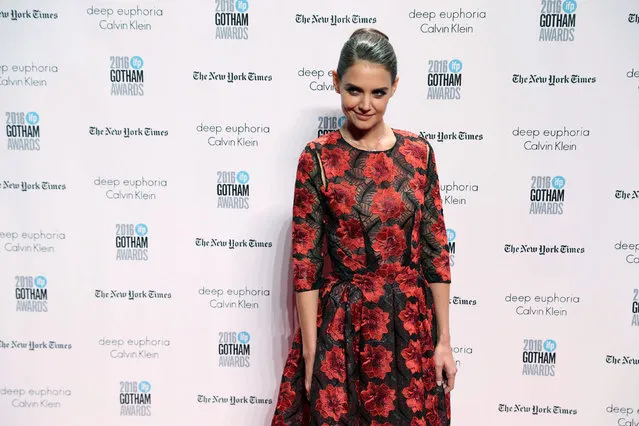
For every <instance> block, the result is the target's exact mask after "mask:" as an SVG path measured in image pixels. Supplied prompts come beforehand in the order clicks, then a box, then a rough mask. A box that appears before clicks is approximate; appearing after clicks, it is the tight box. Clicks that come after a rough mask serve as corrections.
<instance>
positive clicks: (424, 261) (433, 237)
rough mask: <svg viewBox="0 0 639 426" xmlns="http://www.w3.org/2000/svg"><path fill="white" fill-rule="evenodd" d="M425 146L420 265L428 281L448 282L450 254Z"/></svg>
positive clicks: (430, 154) (434, 171) (432, 166)
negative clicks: (426, 161)
mask: <svg viewBox="0 0 639 426" xmlns="http://www.w3.org/2000/svg"><path fill="white" fill-rule="evenodd" d="M426 144H427V147H428V164H427V165H426V189H425V192H424V206H423V214H422V222H421V230H420V231H421V232H420V234H421V237H420V238H421V246H422V252H421V266H422V272H423V274H424V278H426V281H428V282H429V283H447V284H450V282H451V279H450V254H449V251H448V237H447V235H446V224H445V223H444V209H443V203H442V198H441V193H440V190H439V176H438V175H437V165H436V163H435V154H434V153H433V148H432V146H431V145H430V144H429V143H428V142H426Z"/></svg>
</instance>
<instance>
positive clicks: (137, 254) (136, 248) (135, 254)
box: [115, 223, 149, 261]
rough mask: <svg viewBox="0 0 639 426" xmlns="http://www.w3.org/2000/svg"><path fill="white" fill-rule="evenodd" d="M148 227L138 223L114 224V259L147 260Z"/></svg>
mask: <svg viewBox="0 0 639 426" xmlns="http://www.w3.org/2000/svg"><path fill="white" fill-rule="evenodd" d="M148 233H149V228H148V227H147V226H146V225H145V224H143V223H139V224H137V225H134V224H132V223H122V224H117V225H115V248H116V250H117V252H116V256H115V258H116V260H137V261H147V260H149V236H148Z"/></svg>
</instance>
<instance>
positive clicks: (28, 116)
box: [5, 112, 40, 151]
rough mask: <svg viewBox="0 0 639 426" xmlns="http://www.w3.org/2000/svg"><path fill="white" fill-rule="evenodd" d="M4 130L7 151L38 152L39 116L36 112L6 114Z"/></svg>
mask: <svg viewBox="0 0 639 426" xmlns="http://www.w3.org/2000/svg"><path fill="white" fill-rule="evenodd" d="M6 116H7V121H6V123H5V126H6V127H5V130H6V134H7V137H8V138H9V139H8V140H7V149H8V150H9V151H40V124H39V123H40V116H39V115H38V113H37V112H27V113H24V112H7V113H6Z"/></svg>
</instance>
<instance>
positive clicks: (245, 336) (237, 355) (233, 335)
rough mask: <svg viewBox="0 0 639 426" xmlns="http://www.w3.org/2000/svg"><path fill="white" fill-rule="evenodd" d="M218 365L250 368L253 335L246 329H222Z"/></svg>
mask: <svg viewBox="0 0 639 426" xmlns="http://www.w3.org/2000/svg"><path fill="white" fill-rule="evenodd" d="M218 335H219V344H218V355H219V360H218V366H219V367H232V368H248V367H250V366H251V343H250V342H251V335H250V334H249V333H248V332H246V331H240V332H239V333H238V332H235V331H220V332H219V333H218Z"/></svg>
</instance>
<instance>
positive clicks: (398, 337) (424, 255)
mask: <svg viewBox="0 0 639 426" xmlns="http://www.w3.org/2000/svg"><path fill="white" fill-rule="evenodd" d="M393 133H394V134H395V137H396V142H395V144H394V145H393V147H392V148H390V149H388V150H387V151H381V152H373V151H364V150H359V149H357V148H355V147H354V146H352V145H350V144H349V143H348V142H346V141H345V140H344V139H343V138H342V137H341V135H340V133H339V132H333V133H329V134H327V135H324V136H322V137H320V138H317V139H316V140H314V141H312V142H310V143H308V144H307V145H306V147H305V148H304V151H303V152H302V154H301V155H300V157H299V163H298V168H297V176H296V182H295V195H294V206H293V225H292V227H293V229H292V238H293V245H292V247H293V249H292V250H293V254H292V256H293V270H294V272H293V276H294V286H295V291H298V292H300V291H309V290H319V302H318V316H317V327H318V330H317V347H316V356H315V363H314V367H313V369H314V372H313V378H312V383H311V390H310V393H309V394H308V395H307V394H306V390H305V388H304V373H305V368H304V359H303V357H302V353H303V351H302V338H301V333H300V330H299V329H298V330H297V331H296V333H295V336H294V339H293V344H292V348H291V350H290V352H289V355H288V358H287V360H286V364H285V367H284V373H283V376H282V381H281V384H280V389H279V396H278V400H277V406H276V409H275V414H274V417H273V421H272V424H273V425H295V426H298V425H377V426H382V425H384V426H388V425H407V426H408V425H410V426H446V425H449V424H450V396H449V394H445V393H444V390H443V388H442V387H441V386H437V385H436V380H435V365H434V361H433V351H434V348H435V345H436V341H435V339H436V337H437V332H436V318H435V313H434V303H433V295H432V292H431V289H430V283H450V264H449V252H448V242H447V236H446V226H445V225H444V218H443V209H442V200H441V196H440V191H439V181H438V176H437V168H436V164H435V157H434V154H433V150H432V147H431V146H430V144H429V143H428V142H427V141H426V140H424V139H422V138H420V137H419V136H417V135H414V134H411V133H408V132H404V131H399V130H393ZM325 251H326V252H325Z"/></svg>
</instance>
